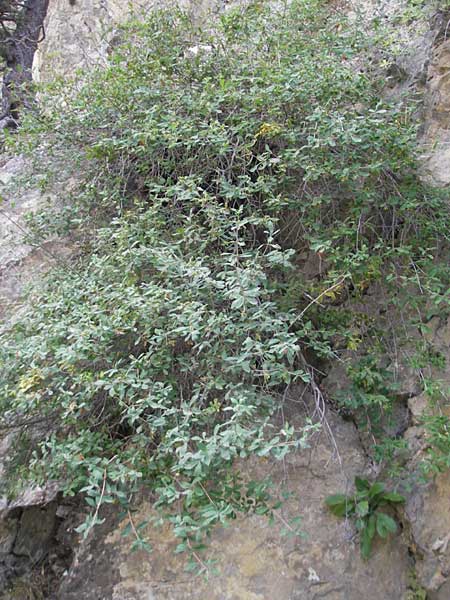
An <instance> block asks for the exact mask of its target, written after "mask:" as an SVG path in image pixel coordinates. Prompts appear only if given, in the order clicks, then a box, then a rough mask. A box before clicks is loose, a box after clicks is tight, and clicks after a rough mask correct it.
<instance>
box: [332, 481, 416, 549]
mask: <svg viewBox="0 0 450 600" xmlns="http://www.w3.org/2000/svg"><path fill="white" fill-rule="evenodd" d="M404 501H405V498H404V497H403V496H402V495H401V494H398V493H397V492H388V491H386V489H385V486H384V483H382V482H381V481H376V482H375V483H372V484H370V483H369V481H368V480H367V479H363V478H361V477H355V494H354V495H352V496H346V495H345V494H334V495H332V496H328V498H327V499H326V500H325V503H326V505H327V506H328V508H329V509H330V511H331V512H332V513H333V514H334V515H336V516H337V517H345V518H349V517H350V518H352V519H354V520H355V524H356V527H357V529H358V531H359V536H360V544H361V545H360V548H361V556H362V557H363V558H365V559H367V558H369V557H370V554H371V552H372V544H373V540H374V539H375V537H376V536H377V535H378V536H380V537H381V538H386V537H387V536H388V535H389V534H390V533H395V532H396V531H397V524H396V522H395V520H394V519H393V518H392V517H391V516H390V515H388V514H387V513H385V512H383V511H382V510H380V508H381V507H383V506H389V505H390V504H394V505H395V504H401V503H403V502H404Z"/></svg>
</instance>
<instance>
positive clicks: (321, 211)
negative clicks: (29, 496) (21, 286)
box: [0, 0, 446, 551]
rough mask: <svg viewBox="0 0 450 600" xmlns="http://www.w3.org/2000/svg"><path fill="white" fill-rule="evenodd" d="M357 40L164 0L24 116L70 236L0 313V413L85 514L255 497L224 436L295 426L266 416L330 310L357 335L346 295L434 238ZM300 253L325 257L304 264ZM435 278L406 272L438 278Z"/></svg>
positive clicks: (410, 127)
mask: <svg viewBox="0 0 450 600" xmlns="http://www.w3.org/2000/svg"><path fill="white" fill-rule="evenodd" d="M367 44H368V41H367V39H366V38H365V37H364V36H362V35H360V34H359V33H358V31H355V30H353V29H352V28H350V27H349V26H348V25H347V24H346V23H345V19H344V18H343V17H342V16H339V15H334V14H332V13H331V12H330V9H329V7H327V6H325V7H323V6H322V4H321V3H320V2H316V1H309V0H306V1H304V0H299V1H295V2H293V3H291V4H289V5H287V6H283V7H278V8H274V7H270V6H267V5H266V4H264V3H261V2H255V3H252V4H250V5H249V6H248V7H247V8H246V9H245V10H244V9H243V8H242V7H240V8H239V9H230V10H228V11H226V12H225V13H224V14H223V15H221V16H219V17H217V18H216V19H215V20H214V21H213V22H212V23H211V24H210V27H209V28H206V27H205V28H203V29H202V30H198V29H196V28H195V27H194V26H193V25H192V24H191V22H190V21H189V19H188V17H186V15H184V14H183V13H180V12H156V13H154V14H153V15H151V16H150V17H149V18H148V19H147V20H146V21H145V22H138V21H134V22H131V23H130V24H128V25H127V26H126V27H125V28H124V30H123V31H122V33H121V41H120V43H119V44H118V46H117V47H116V49H115V50H114V51H113V53H112V55H111V57H110V62H109V65H108V66H107V67H106V68H104V69H99V70H97V71H95V72H93V73H92V74H90V76H88V77H85V79H84V80H83V81H82V82H81V83H80V81H77V82H75V83H74V84H73V86H69V85H68V84H65V85H63V86H60V87H58V86H55V89H54V90H51V91H50V92H49V95H48V96H47V97H45V95H44V96H43V103H44V104H45V106H46V110H45V111H44V114H42V115H38V116H36V115H30V116H29V118H28V121H27V122H26V123H24V125H23V131H22V133H21V136H20V138H19V141H18V142H16V143H19V144H21V145H22V148H24V149H25V150H26V149H28V150H29V152H30V153H31V154H32V155H33V156H34V157H35V158H37V163H38V164H37V165H36V168H37V169H38V166H39V167H41V168H42V170H43V171H44V172H45V174H46V177H45V180H43V179H41V180H40V181H41V184H42V185H44V183H43V182H51V181H52V178H53V180H55V178H56V179H61V178H64V177H65V176H68V174H70V173H71V172H72V171H77V172H78V174H79V183H78V185H77V187H76V190H75V191H72V192H70V193H68V197H67V198H66V199H65V202H64V207H63V209H60V210H58V211H57V212H53V213H47V214H41V215H36V216H35V217H34V220H33V227H34V231H35V235H37V236H42V237H45V235H49V233H51V234H53V233H54V232H55V231H57V232H60V233H61V232H64V233H67V232H70V235H71V236H72V239H73V240H74V241H73V244H74V245H75V246H77V247H78V254H77V256H76V257H74V259H73V261H72V263H71V264H70V266H68V265H67V266H64V267H61V268H58V269H56V270H55V271H54V272H53V273H52V274H51V276H49V278H48V280H47V282H46V284H45V286H43V287H42V288H41V289H40V290H39V291H36V292H35V293H34V294H33V296H32V297H31V299H30V300H31V301H30V303H29V307H28V308H27V309H26V311H25V313H24V315H23V316H22V318H21V320H20V323H17V325H15V326H14V327H13V328H12V330H11V331H9V332H8V333H7V334H4V335H3V339H2V347H1V379H2V384H1V390H0V398H1V405H2V419H3V422H4V423H5V424H6V425H7V426H8V427H11V426H12V427H16V428H18V429H20V430H21V432H22V436H21V439H24V438H25V439H27V440H28V450H27V451H25V452H22V453H21V454H20V459H21V461H22V463H23V464H25V468H24V469H23V470H22V472H25V470H26V469H28V468H30V473H31V477H32V478H33V479H34V480H35V481H42V480H45V479H48V478H51V479H58V480H60V481H62V482H63V485H64V489H65V491H66V492H67V493H76V492H83V493H84V495H85V496H86V499H87V502H88V504H89V505H90V506H91V507H92V514H91V516H90V518H89V519H88V521H87V522H86V523H85V525H84V529H85V531H89V529H90V528H91V526H92V525H93V524H95V523H96V522H98V521H99V519H100V516H101V513H100V508H101V505H102V504H104V503H109V502H120V503H122V504H123V505H124V506H125V507H127V506H128V505H129V503H130V501H131V499H132V497H133V494H134V493H135V492H136V491H137V490H138V489H139V488H141V487H142V486H145V487H146V488H147V489H148V490H150V492H151V494H152V497H153V498H154V501H155V505H156V506H158V507H159V508H160V509H161V510H162V511H163V513H164V514H165V515H166V516H167V517H168V518H169V519H171V520H172V521H173V524H174V530H175V533H176V534H177V535H178V536H179V537H180V538H181V542H180V547H179V549H180V550H183V549H188V550H189V549H190V550H194V551H195V550H196V549H198V548H199V547H200V546H199V545H200V544H201V540H202V538H203V536H204V534H205V533H207V532H208V531H209V529H210V528H211V527H212V526H213V525H214V524H215V523H218V522H224V521H225V520H226V519H229V518H234V517H235V516H236V515H237V513H239V512H241V511H246V510H249V509H250V508H251V509H252V510H257V511H259V512H260V513H267V512H269V511H270V510H271V506H272V504H271V500H270V496H269V492H268V482H260V481H249V480H248V478H243V477H242V476H241V475H240V474H239V469H238V467H237V465H238V464H239V463H241V460H238V461H237V460H236V459H245V458H246V457H249V456H252V455H256V456H268V455H272V456H274V457H276V458H282V457H283V456H285V454H286V453H287V452H290V451H292V450H295V449H298V448H301V447H303V446H304V445H306V444H307V439H308V436H309V434H310V433H311V431H313V430H314V429H315V427H316V426H315V425H314V424H313V423H311V422H308V421H306V420H305V422H304V425H303V426H302V427H300V428H295V427H293V426H292V425H290V424H288V423H283V424H282V425H280V424H279V423H278V425H277V424H276V423H277V421H276V420H274V418H273V417H274V415H275V413H276V411H277V409H278V408H280V406H282V402H283V398H284V397H285V395H286V394H285V392H286V389H287V388H288V387H290V386H293V385H294V384H295V383H296V382H302V383H305V384H309V383H311V384H313V385H314V390H315V392H316V397H318V395H319V396H320V391H319V388H318V387H317V386H316V383H315V382H313V381H311V372H310V369H309V368H308V364H307V363H308V361H310V360H312V359H313V357H314V356H320V357H321V358H322V359H323V358H324V357H329V356H332V355H334V354H335V352H336V347H335V345H334V342H333V339H334V337H335V335H336V332H338V333H339V335H340V336H341V337H342V336H343V337H344V340H346V342H345V343H344V346H345V344H347V347H348V348H350V349H351V348H352V347H353V346H352V345H351V344H353V345H355V335H354V332H352V331H351V330H349V327H348V319H347V317H345V315H344V313H342V315H344V316H342V317H340V316H339V315H338V316H337V317H336V314H335V313H336V310H337V309H336V306H338V305H339V304H340V302H341V301H342V299H345V298H348V297H349V296H351V295H355V294H359V295H361V294H363V293H364V292H365V290H366V289H367V287H368V286H369V285H370V284H371V283H372V282H374V281H380V280H386V282H387V287H388V288H389V286H390V289H391V290H392V289H393V290H394V292H391V293H392V294H393V297H398V294H399V293H400V292H399V290H400V287H399V286H400V284H402V282H405V286H408V285H409V286H411V285H412V284H414V282H416V280H417V277H419V278H420V279H421V276H419V275H418V273H422V272H425V270H426V268H427V265H428V264H429V263H430V264H431V263H432V262H433V260H434V257H436V256H437V255H438V253H439V252H440V251H441V249H440V244H441V238H442V235H441V234H442V231H445V227H446V212H445V211H442V210H441V206H442V201H441V199H440V198H439V197H438V196H436V195H430V194H429V193H428V192H427V190H426V189H424V187H423V186H422V185H421V184H420V183H418V182H417V180H416V178H415V176H414V166H415V164H414V157H413V154H412V152H411V149H412V146H413V140H414V135H415V126H414V123H413V121H412V120H411V118H410V116H409V109H408V108H407V107H406V106H405V105H404V104H403V105H401V106H397V107H396V106H394V105H390V104H387V103H386V102H383V101H382V100H380V92H379V86H378V84H377V83H376V82H374V80H373V73H371V72H370V71H369V70H368V69H367V67H366V66H365V65H364V60H363V59H361V57H363V58H364V52H365V51H366V45H367ZM358 56H359V58H357V57H358ZM371 68H372V67H371ZM296 251H297V254H296ZM298 253H307V254H308V255H309V256H313V255H315V256H316V257H317V258H318V260H319V263H320V268H319V273H318V274H317V276H315V277H314V279H310V280H308V278H303V279H302V278H301V277H300V275H299V272H298V264H299V263H298V259H297V258H296V256H298ZM411 274H412V275H413V277H412V275H411ZM295 280H297V281H298V282H299V283H298V286H297V287H296V286H295V285H293V281H295ZM438 281H441V279H439V278H437V277H435V278H434V279H433V278H428V279H427V278H425V276H424V278H423V280H422V279H421V280H420V281H419V284H418V285H419V287H420V289H421V290H422V292H423V293H425V290H428V289H429V293H430V294H431V295H432V296H433V298H434V299H436V298H440V297H441V294H442V288H440V287H439V285H438V283H436V282H438ZM411 282H412V283H411ZM427 286H428V287H427ZM408 289H409V290H410V289H411V288H410V287H409V288H408ZM293 290H294V292H295V293H293ZM289 295H291V297H290V298H289ZM292 295H294V296H295V298H292ZM408 297H409V298H410V299H411V294H410V295H409V296H407V295H405V296H404V302H407V301H408ZM427 297H431V296H427ZM307 359H308V360H307Z"/></svg>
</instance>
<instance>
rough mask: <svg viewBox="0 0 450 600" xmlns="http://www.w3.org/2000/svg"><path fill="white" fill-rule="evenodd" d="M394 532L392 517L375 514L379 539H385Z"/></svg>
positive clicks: (395, 525)
mask: <svg viewBox="0 0 450 600" xmlns="http://www.w3.org/2000/svg"><path fill="white" fill-rule="evenodd" d="M396 531H397V524H396V522H395V521H394V519H393V518H392V517H390V516H389V515H387V514H386V513H382V512H380V513H378V514H377V533H378V535H379V536H380V537H382V538H385V537H387V536H388V534H389V533H395V532H396Z"/></svg>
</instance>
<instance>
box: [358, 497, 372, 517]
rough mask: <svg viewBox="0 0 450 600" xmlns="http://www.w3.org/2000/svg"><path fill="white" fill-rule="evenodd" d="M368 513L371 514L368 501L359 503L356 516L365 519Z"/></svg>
mask: <svg viewBox="0 0 450 600" xmlns="http://www.w3.org/2000/svg"><path fill="white" fill-rule="evenodd" d="M368 512H369V502H368V501H367V500H363V501H362V502H358V504H357V505H356V514H357V515H358V516H359V517H365V516H366V515H367V513H368Z"/></svg>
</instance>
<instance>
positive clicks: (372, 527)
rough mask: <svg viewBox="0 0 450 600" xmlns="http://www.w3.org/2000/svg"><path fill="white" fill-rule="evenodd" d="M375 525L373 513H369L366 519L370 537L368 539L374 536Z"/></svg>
mask: <svg viewBox="0 0 450 600" xmlns="http://www.w3.org/2000/svg"><path fill="white" fill-rule="evenodd" d="M375 525H376V518H375V515H370V517H369V519H368V521H367V534H368V536H369V537H370V539H373V538H374V536H375Z"/></svg>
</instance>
